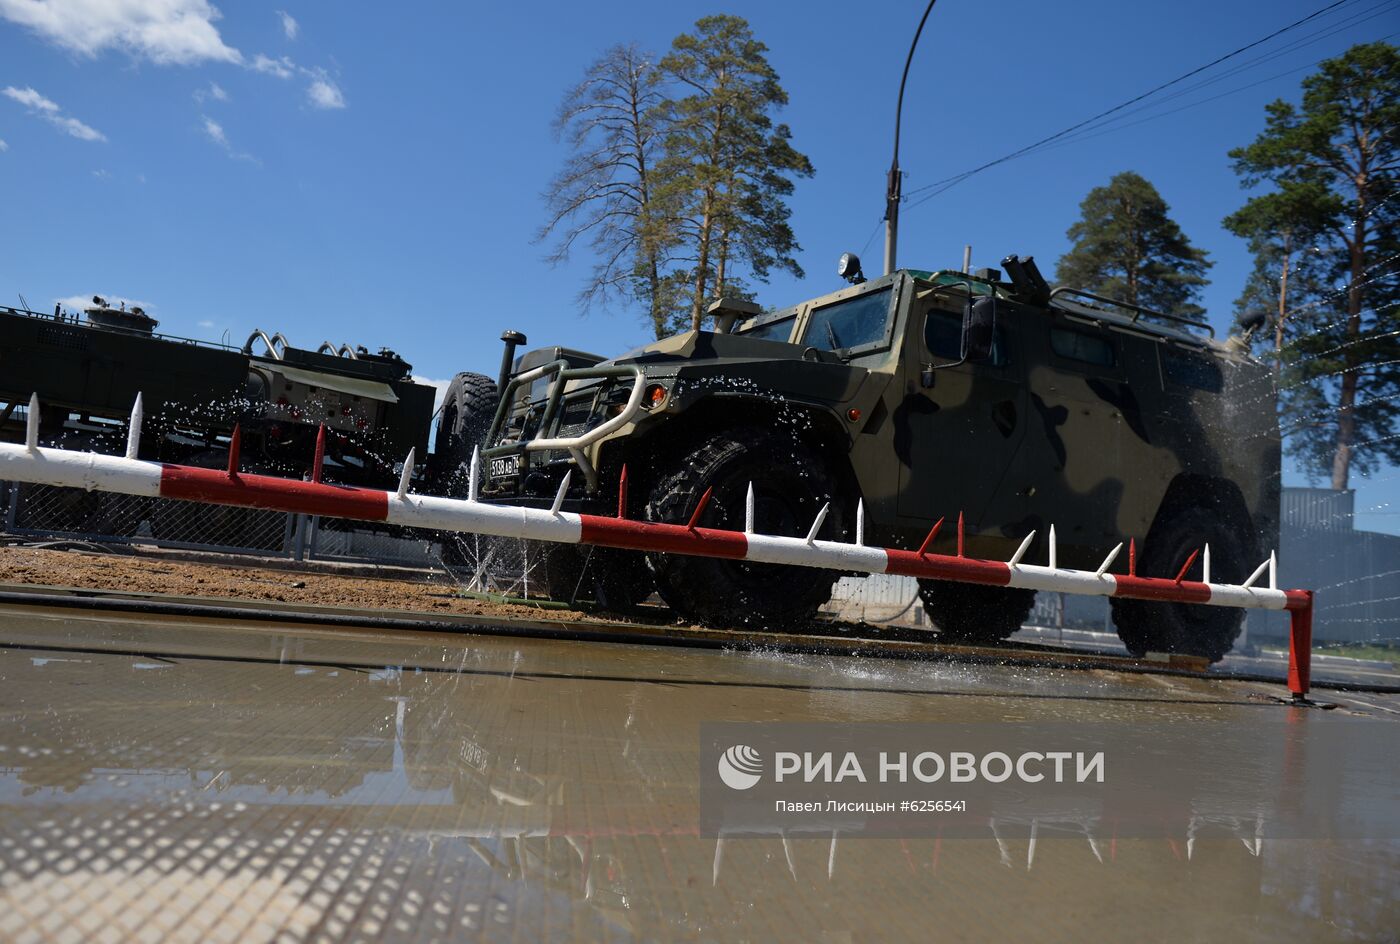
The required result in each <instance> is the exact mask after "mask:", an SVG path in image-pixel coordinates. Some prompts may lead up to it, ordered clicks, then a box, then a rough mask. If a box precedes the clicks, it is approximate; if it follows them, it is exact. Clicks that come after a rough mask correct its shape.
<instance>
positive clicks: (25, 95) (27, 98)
mask: <svg viewBox="0 0 1400 944" xmlns="http://www.w3.org/2000/svg"><path fill="white" fill-rule="evenodd" d="M0 95H4V96H5V97H6V98H11V99H14V100H15V101H17V102H19V103H20V104H21V105H23V106H24V107H25V108H28V109H29V110H30V111H36V112H46V113H48V114H51V115H52V114H56V113H57V112H58V111H59V110H60V109H59V107H58V103H57V102H55V101H54V100H53V99H51V98H45V97H44V96H42V95H40V94H39V93H38V92H36V91H34V90H33V89H32V88H28V87H25V88H22V89H20V88H15V87H14V86H13V85H8V86H6V87H5V89H4V91H3V92H0Z"/></svg>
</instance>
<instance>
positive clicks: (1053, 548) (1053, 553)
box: [1049, 524, 1060, 570]
mask: <svg viewBox="0 0 1400 944" xmlns="http://www.w3.org/2000/svg"><path fill="white" fill-rule="evenodd" d="M1049 560H1050V569H1051V570H1058V569H1059V564H1060V549H1059V545H1057V544H1056V543H1055V526H1054V525H1053V524H1052V525H1051V526H1050V557H1049Z"/></svg>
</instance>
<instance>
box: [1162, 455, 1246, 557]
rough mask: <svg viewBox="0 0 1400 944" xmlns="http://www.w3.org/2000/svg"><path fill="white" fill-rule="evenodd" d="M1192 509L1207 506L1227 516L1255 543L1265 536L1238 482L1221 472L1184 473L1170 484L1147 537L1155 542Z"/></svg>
mask: <svg viewBox="0 0 1400 944" xmlns="http://www.w3.org/2000/svg"><path fill="white" fill-rule="evenodd" d="M1188 508H1207V509H1209V510H1211V511H1214V512H1216V513H1218V514H1221V515H1224V516H1227V517H1228V518H1230V519H1232V522H1233V524H1234V526H1236V527H1238V528H1240V529H1241V531H1242V533H1243V534H1244V535H1245V536H1246V537H1247V538H1248V539H1249V540H1250V541H1253V542H1254V543H1255V544H1258V543H1260V540H1261V538H1263V537H1264V535H1262V534H1261V533H1260V530H1259V528H1258V526H1257V523H1256V521H1255V518H1254V515H1253V514H1251V512H1250V509H1249V503H1248V502H1247V501H1245V497H1244V492H1243V491H1241V489H1240V486H1239V484H1238V483H1236V482H1234V481H1233V480H1231V479H1228V478H1224V477H1222V476H1217V475H1203V474H1201V473H1197V472H1182V473H1180V474H1178V475H1177V476H1176V477H1175V478H1173V479H1172V480H1171V482H1170V483H1169V484H1168V485H1167V490H1166V492H1165V493H1164V494H1163V495H1162V501H1161V503H1160V504H1159V505H1158V506H1157V513H1156V515H1154V516H1153V518H1152V525H1151V527H1150V528H1149V529H1148V532H1147V536H1146V539H1147V540H1148V541H1151V540H1152V539H1153V537H1154V536H1155V535H1156V534H1159V533H1160V532H1161V529H1162V528H1163V527H1165V525H1166V523H1167V522H1168V521H1170V520H1171V519H1172V518H1173V517H1174V516H1175V515H1177V514H1180V513H1181V512H1182V511H1184V510H1185V509H1188Z"/></svg>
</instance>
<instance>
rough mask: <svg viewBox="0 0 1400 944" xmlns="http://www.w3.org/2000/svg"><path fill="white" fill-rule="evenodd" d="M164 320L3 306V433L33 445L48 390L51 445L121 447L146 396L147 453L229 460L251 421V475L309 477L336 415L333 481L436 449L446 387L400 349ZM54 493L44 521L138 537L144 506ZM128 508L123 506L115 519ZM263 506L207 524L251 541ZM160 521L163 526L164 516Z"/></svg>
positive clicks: (386, 480)
mask: <svg viewBox="0 0 1400 944" xmlns="http://www.w3.org/2000/svg"><path fill="white" fill-rule="evenodd" d="M157 326H158V323H157V321H156V320H155V319H154V318H152V317H151V316H150V315H148V314H147V313H146V312H144V311H143V310H141V309H140V308H139V307H138V308H127V307H125V306H124V305H111V304H108V302H107V301H106V300H105V299H103V298H101V297H100V296H94V297H93V300H92V304H91V306H89V307H87V308H86V309H85V310H84V311H83V313H82V315H79V314H77V313H72V312H69V311H66V310H65V309H63V308H62V307H61V306H55V308H54V311H53V313H52V314H50V313H47V312H35V311H31V310H28V309H17V308H7V307H4V308H0V438H3V439H8V440H10V441H19V440H22V438H23V436H24V428H25V424H24V422H23V419H27V417H23V419H22V418H21V417H22V414H21V411H22V410H24V409H26V408H27V406H28V403H29V397H30V395H31V394H33V393H37V394H38V396H39V401H40V405H41V406H40V409H41V416H40V418H39V435H40V439H41V441H42V442H44V443H47V444H50V445H57V446H62V447H64V448H69V449H83V450H92V451H97V452H120V451H122V450H123V449H124V448H125V445H126V429H127V418H128V417H129V415H130V413H131V409H132V404H133V403H134V401H135V399H136V395H137V393H140V394H141V395H142V400H143V405H144V413H145V419H144V422H143V424H142V437H141V443H140V451H139V456H140V458H142V459H154V460H160V461H165V462H179V463H184V464H189V465H200V466H222V465H223V464H224V463H226V462H227V461H228V439H229V435H230V434H231V433H232V431H233V429H234V426H235V425H238V426H240V428H241V444H242V445H241V455H242V468H243V469H244V470H245V471H250V472H261V473H266V474H273V475H283V476H292V477H300V476H301V475H303V474H305V473H306V472H307V471H308V469H309V467H310V465H311V461H312V455H313V454H314V446H315V440H316V436H317V431H318V430H319V428H320V427H321V426H322V425H323V424H324V426H325V428H326V430H327V433H328V435H327V438H326V461H325V477H326V480H327V481H333V482H338V483H341V484H346V485H366V486H388V485H390V484H393V483H394V482H396V481H397V475H396V469H395V466H396V464H397V463H402V462H403V460H404V458H405V456H407V454H408V452H409V450H410V449H416V451H417V455H418V456H419V457H420V458H426V456H427V451H428V439H429V432H430V430H431V426H432V419H433V400H434V394H435V391H434V389H433V388H432V387H431V386H428V385H426V384H419V383H415V382H414V380H413V378H412V369H413V368H412V365H411V364H409V363H408V362H407V361H405V360H404V359H403V358H402V357H400V356H398V355H397V354H396V353H394V352H393V351H391V350H389V349H387V348H384V349H381V350H380V351H379V352H378V353H370V352H369V351H368V350H367V349H366V348H364V347H357V348H352V347H351V346H350V345H348V344H341V345H340V346H339V347H337V346H336V345H334V344H332V343H331V342H329V341H326V342H324V343H322V344H321V345H320V347H319V348H317V349H316V350H309V349H303V348H297V347H295V346H293V345H292V344H291V343H289V342H288V340H287V338H286V337H285V336H283V335H282V333H281V332H275V333H273V334H271V335H268V334H267V333H266V332H264V331H262V330H261V329H254V330H253V332H252V333H251V334H250V335H249V336H248V339H247V341H246V342H245V343H244V344H243V345H242V346H241V347H234V346H232V345H228V344H211V343H208V342H204V341H195V340H190V339H187V338H179V337H173V336H170V335H164V334H158V333H156V331H155V329H156V327H157ZM43 488H44V487H43V486H34V487H32V488H31V489H30V491H31V492H33V491H35V490H38V489H43ZM48 492H50V493H52V494H50V495H49V496H48V500H45V501H44V502H37V501H36V502H35V504H36V505H40V504H42V505H43V506H44V508H45V509H46V511H45V515H46V520H45V522H44V524H45V525H46V526H56V527H58V528H59V529H61V530H75V531H90V532H104V533H116V534H123V533H128V531H129V529H130V528H132V527H134V526H135V524H136V523H137V522H136V521H135V520H133V519H134V518H135V516H137V515H139V514H140V513H141V512H142V509H141V508H140V504H139V503H136V502H131V501H129V500H122V501H115V502H114V501H110V500H106V499H104V498H103V496H101V495H100V494H98V493H85V492H81V491H77V490H73V489H59V490H55V489H49V490H48ZM117 508H120V509H122V510H123V514H122V515H118V516H116V518H114V517H113V514H111V513H110V512H111V511H112V510H113V509H117ZM257 514H259V513H258V512H248V511H240V510H233V509H225V510H222V511H220V512H219V513H218V514H210V515H209V516H207V517H208V518H209V520H210V522H211V523H212V524H211V526H210V529H206V530H212V531H215V532H219V533H211V534H209V535H208V538H209V539H210V540H213V541H215V542H216V543H226V544H239V543H240V538H241V537H242V536H243V533H244V532H247V531H248V529H247V528H245V527H243V523H245V522H246V520H247V519H248V518H249V516H250V515H257ZM123 518H124V519H125V520H119V519H123ZM218 522H224V524H223V525H220V524H219V523H218ZM152 524H153V528H154V529H155V530H156V531H157V532H159V531H160V530H161V529H162V525H163V523H162V521H161V520H160V518H159V516H157V518H156V520H154V521H153V523H152ZM157 536H161V535H160V534H157Z"/></svg>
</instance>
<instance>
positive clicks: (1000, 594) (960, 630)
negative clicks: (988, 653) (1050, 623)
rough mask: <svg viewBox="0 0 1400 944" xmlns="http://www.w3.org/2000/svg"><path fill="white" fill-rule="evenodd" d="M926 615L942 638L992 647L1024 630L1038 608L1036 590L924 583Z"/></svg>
mask: <svg viewBox="0 0 1400 944" xmlns="http://www.w3.org/2000/svg"><path fill="white" fill-rule="evenodd" d="M919 596H920V598H922V599H923V601H924V612H925V613H927V614H928V618H929V619H930V620H932V621H933V625H935V626H937V627H938V632H939V638H941V639H943V640H945V641H947V642H952V643H960V644H964V645H970V646H991V645H996V644H997V643H999V642H1002V641H1004V640H1005V639H1006V638H1007V637H1009V636H1010V635H1011V634H1012V633H1014V632H1016V630H1018V629H1020V628H1021V624H1022V623H1024V622H1025V621H1026V618H1027V617H1028V616H1030V615H1031V607H1033V606H1035V591H1034V590H1022V589H1019V588H1012V587H984V586H981V585H980V584H972V583H953V582H951V581H947V580H920V581H919Z"/></svg>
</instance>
